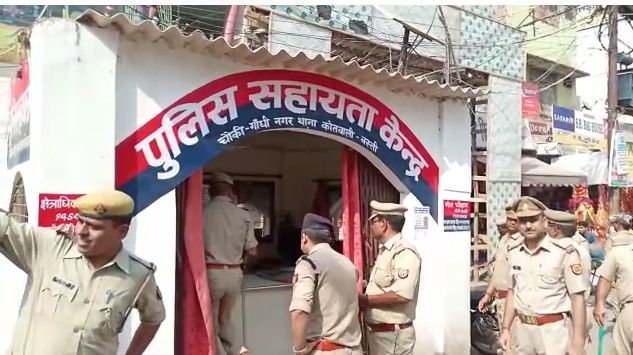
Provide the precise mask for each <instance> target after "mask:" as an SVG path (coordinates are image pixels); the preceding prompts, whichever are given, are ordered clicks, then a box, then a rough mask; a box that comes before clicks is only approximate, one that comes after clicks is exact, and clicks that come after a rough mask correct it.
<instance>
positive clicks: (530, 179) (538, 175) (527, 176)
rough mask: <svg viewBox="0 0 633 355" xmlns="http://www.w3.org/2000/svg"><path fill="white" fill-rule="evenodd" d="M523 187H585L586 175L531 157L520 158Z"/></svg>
mask: <svg viewBox="0 0 633 355" xmlns="http://www.w3.org/2000/svg"><path fill="white" fill-rule="evenodd" d="M521 172H522V179H521V180H522V182H521V184H522V185H523V186H577V185H587V175H586V174H584V173H581V172H579V171H575V170H569V169H567V168H563V167H560V166H556V165H550V164H547V163H545V162H542V161H540V160H538V159H536V158H533V157H523V158H521Z"/></svg>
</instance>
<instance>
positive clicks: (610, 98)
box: [607, 5, 619, 214]
mask: <svg viewBox="0 0 633 355" xmlns="http://www.w3.org/2000/svg"><path fill="white" fill-rule="evenodd" d="M607 11H609V51H608V54H609V67H608V68H609V74H608V79H607V152H608V153H607V155H608V157H609V162H611V161H612V159H613V152H612V144H611V140H612V138H613V130H614V129H615V127H616V121H617V111H616V109H617V106H618V6H617V5H610V6H608V7H607ZM610 165H611V164H610ZM618 192H619V190H616V189H614V190H611V187H608V188H607V204H608V205H607V211H609V213H610V214H612V213H616V212H617V211H618V210H619V206H618V205H617V203H616V202H615V201H617V195H618ZM612 202H613V203H612Z"/></svg>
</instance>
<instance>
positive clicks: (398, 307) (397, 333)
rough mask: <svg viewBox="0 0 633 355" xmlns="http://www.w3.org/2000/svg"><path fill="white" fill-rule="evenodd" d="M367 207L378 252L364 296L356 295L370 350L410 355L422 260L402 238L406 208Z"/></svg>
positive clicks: (384, 354) (377, 204) (378, 204)
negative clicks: (363, 312)
mask: <svg viewBox="0 0 633 355" xmlns="http://www.w3.org/2000/svg"><path fill="white" fill-rule="evenodd" d="M370 207H371V209H372V212H371V216H370V217H369V232H370V235H371V237H372V238H374V239H376V240H378V241H379V242H380V250H379V253H378V256H377V258H376V262H375V264H374V267H373V269H372V271H371V275H370V277H369V283H368V284H367V289H366V294H361V295H359V302H360V306H361V309H365V322H366V323H367V327H368V328H369V329H368V330H369V332H368V334H367V339H368V343H369V350H370V353H371V354H380V355H389V354H397V355H408V354H413V347H414V345H415V329H414V328H413V321H414V320H415V307H416V304H417V299H418V284H419V281H420V265H421V260H420V256H419V255H418V252H417V250H416V249H415V247H414V246H413V245H411V244H409V243H408V242H407V241H405V240H404V239H403V237H402V234H401V232H402V227H403V226H404V222H405V218H404V213H405V212H406V211H407V208H406V207H405V206H403V205H399V204H395V203H381V202H377V201H371V203H370Z"/></svg>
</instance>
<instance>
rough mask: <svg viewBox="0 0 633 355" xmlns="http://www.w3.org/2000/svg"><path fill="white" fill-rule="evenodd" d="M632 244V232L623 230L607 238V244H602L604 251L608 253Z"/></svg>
mask: <svg viewBox="0 0 633 355" xmlns="http://www.w3.org/2000/svg"><path fill="white" fill-rule="evenodd" d="M629 244H633V232H631V231H628V230H625V231H619V232H616V233H615V234H613V235H611V236H609V238H608V239H607V242H606V243H605V244H604V251H605V252H606V253H609V251H610V250H611V248H613V247H619V246H622V245H629Z"/></svg>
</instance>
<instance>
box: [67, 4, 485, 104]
mask: <svg viewBox="0 0 633 355" xmlns="http://www.w3.org/2000/svg"><path fill="white" fill-rule="evenodd" d="M77 22H80V23H82V24H85V25H86V26H91V27H99V28H112V29H115V30H117V31H119V32H120V33H121V35H122V36H123V38H126V39H128V40H131V41H138V40H145V41H149V42H156V41H161V40H162V41H165V42H166V43H167V44H168V45H169V46H170V47H171V48H184V49H186V50H188V51H191V52H194V53H198V54H203V55H209V56H213V57H218V58H226V59H228V60H231V61H233V62H237V63H243V64H247V65H252V66H264V67H271V68H282V69H297V70H304V71H311V72H315V73H319V74H323V75H328V76H332V77H335V78H340V79H343V80H347V81H350V82H354V83H358V84H369V85H373V86H378V87H383V88H386V89H388V90H389V91H391V92H394V93H402V94H405V95H415V96H419V97H432V98H440V99H469V98H475V97H479V96H483V95H485V94H486V93H487V92H486V91H485V90H482V89H480V88H476V89H473V88H469V87H461V86H454V85H448V84H441V83H440V82H439V81H437V80H428V79H427V78H424V77H415V76H414V75H404V76H403V75H402V74H400V73H399V72H390V71H389V70H387V69H385V68H380V69H376V68H374V67H373V66H372V65H369V64H367V65H360V64H358V63H357V62H356V61H353V60H351V61H344V60H343V59H341V58H340V57H334V58H329V57H328V58H326V57H324V56H322V55H317V56H316V57H314V58H308V57H307V56H306V55H305V54H304V53H303V52H299V53H298V54H296V55H291V54H289V53H288V52H286V51H284V50H282V51H279V52H277V53H271V52H270V51H268V49H266V48H265V47H260V48H257V49H255V50H251V49H250V48H249V47H248V46H247V45H246V44H244V43H241V44H238V45H236V46H231V45H230V44H228V43H227V42H226V41H225V40H224V38H222V37H217V38H214V39H209V38H207V37H205V35H204V34H202V32H199V31H198V32H194V33H192V34H190V35H185V34H184V33H182V31H180V29H178V28H177V27H176V26H171V27H169V28H167V29H166V30H164V31H163V30H161V29H160V28H158V27H157V26H156V25H155V24H154V23H153V22H152V21H149V20H146V21H143V22H140V23H138V24H136V23H133V22H131V21H130V19H129V18H128V17H127V16H125V15H124V14H117V15H114V16H112V17H105V16H103V15H101V14H100V13H98V12H96V11H94V10H87V11H86V12H84V13H83V14H81V15H79V16H78V17H77Z"/></svg>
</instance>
